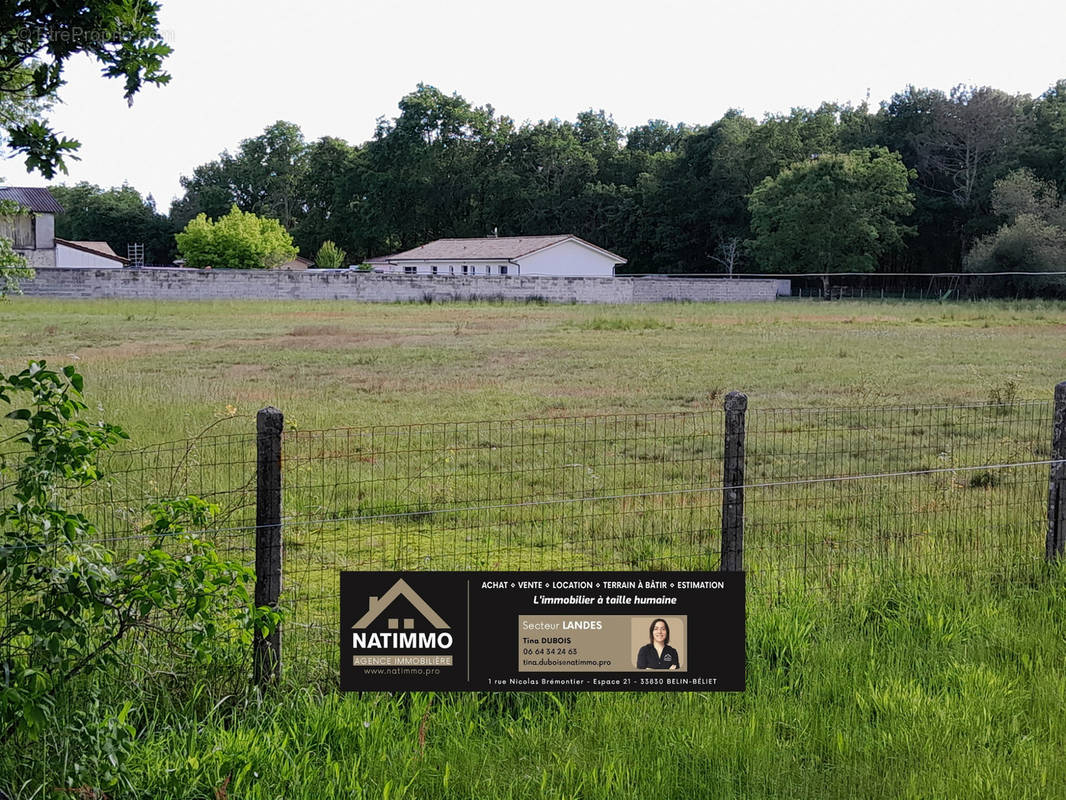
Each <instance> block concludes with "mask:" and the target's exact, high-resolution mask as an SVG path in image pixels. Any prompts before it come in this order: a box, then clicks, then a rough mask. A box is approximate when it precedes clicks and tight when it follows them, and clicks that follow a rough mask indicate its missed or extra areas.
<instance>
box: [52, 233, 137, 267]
mask: <svg viewBox="0 0 1066 800" xmlns="http://www.w3.org/2000/svg"><path fill="white" fill-rule="evenodd" d="M129 263H130V262H129V259H128V258H123V257H122V256H120V255H119V254H118V253H116V252H115V251H114V250H112V249H111V245H109V244H108V243H107V242H74V241H70V240H69V239H56V266H57V267H90V268H94V267H95V268H97V269H99V268H101V267H125V266H128V265H129Z"/></svg>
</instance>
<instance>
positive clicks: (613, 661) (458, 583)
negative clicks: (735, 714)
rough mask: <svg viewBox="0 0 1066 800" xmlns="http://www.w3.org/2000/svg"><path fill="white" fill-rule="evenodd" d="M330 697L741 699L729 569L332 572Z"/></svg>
mask: <svg viewBox="0 0 1066 800" xmlns="http://www.w3.org/2000/svg"><path fill="white" fill-rule="evenodd" d="M340 593H341V594H340V601H341V602H340V607H341V620H340V645H341V648H340V650H341V665H340V669H341V672H340V677H341V681H340V683H341V688H342V689H345V690H352V691H375V690H384V691H403V690H435V691H453V690H466V689H469V690H476V691H539V690H542V691H559V690H591V691H612V690H613V691H640V690H654V691H743V689H744V573H742V572H342V573H341V580H340Z"/></svg>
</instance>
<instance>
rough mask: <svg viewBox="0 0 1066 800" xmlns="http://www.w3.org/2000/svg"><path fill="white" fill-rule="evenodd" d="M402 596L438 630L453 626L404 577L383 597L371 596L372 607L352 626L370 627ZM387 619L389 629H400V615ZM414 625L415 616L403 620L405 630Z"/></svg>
mask: <svg viewBox="0 0 1066 800" xmlns="http://www.w3.org/2000/svg"><path fill="white" fill-rule="evenodd" d="M401 596H402V597H403V598H404V599H406V600H407V602H409V603H410V604H411V605H412V606H414V608H415V610H416V611H417V612H418V613H419V614H421V615H422V616H423V617H425V619H426V621H427V622H429V623H430V624H431V625H432V626H433V627H434V628H436V629H438V630H446V629H448V628H450V627H451V626H449V625H448V623H447V622H445V621H444V620H443V619H442V618H441V616H440V615H439V614H438V613H437V612H436V611H434V610H433V609H432V608H431V607H430V605H429V603H427V602H426V601H425V600H423V599H422V598H421V597H420V596H419V595H418V592H416V591H415V590H414V589H412V588H411V586H410V585H409V584H408V583H407V581H405V580H404V579H403V578H400V579H399V580H398V581H396V583H394V584H393V585H392V588H391V589H389V590H388V591H387V592H385V594H383V595H382V596H381V597H371V598H370V609H369V610H368V611H367V612H366V613H365V614H363V616H361V617H360V618H359V619H358V620H357V621H356V623H355V624H354V625H352V627H353V628H369V627H370V625H371V624H373V622H374V620H376V619H377V618H378V617H380V616H381V615H382V613H384V611H385V609H387V608H388V607H389V606H390V605H392V603H393V601H395V600H397V599H398V598H400V597H401ZM387 619H388V626H389V630H399V629H400V619H399V617H388V618H387ZM414 627H415V621H414V618H413V617H407V618H405V619H404V620H403V629H404V630H407V631H409V630H413V629H414Z"/></svg>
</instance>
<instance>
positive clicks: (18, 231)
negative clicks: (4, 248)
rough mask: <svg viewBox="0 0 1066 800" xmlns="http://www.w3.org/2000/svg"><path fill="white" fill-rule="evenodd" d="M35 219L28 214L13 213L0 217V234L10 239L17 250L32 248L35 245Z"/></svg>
mask: <svg viewBox="0 0 1066 800" xmlns="http://www.w3.org/2000/svg"><path fill="white" fill-rule="evenodd" d="M35 223H36V220H35V219H34V217H33V216H32V215H30V214H14V215H11V216H6V217H3V218H0V236H4V237H5V238H8V239H10V240H11V246H12V247H14V248H16V249H18V250H33V249H35V248H36V247H37V240H36V237H35V236H34V227H35Z"/></svg>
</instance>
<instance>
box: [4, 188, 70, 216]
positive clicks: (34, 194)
mask: <svg viewBox="0 0 1066 800" xmlns="http://www.w3.org/2000/svg"><path fill="white" fill-rule="evenodd" d="M0 200H14V201H15V202H16V203H18V204H19V205H20V206H22V207H23V208H27V209H29V210H30V211H35V212H38V213H43V214H62V213H63V206H61V205H59V203H57V202H56V199H55V198H54V197H52V193H51V192H50V191H48V190H47V189H41V188H37V187H32V186H0Z"/></svg>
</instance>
